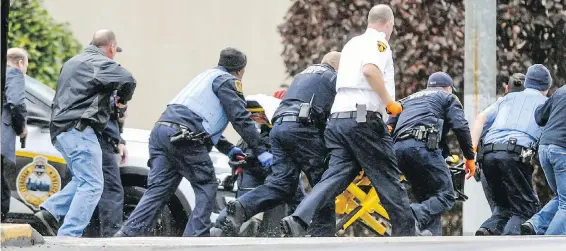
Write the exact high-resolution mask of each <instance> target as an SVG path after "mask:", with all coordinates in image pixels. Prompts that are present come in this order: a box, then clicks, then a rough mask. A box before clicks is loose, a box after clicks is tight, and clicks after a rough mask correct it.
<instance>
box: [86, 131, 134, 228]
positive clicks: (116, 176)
mask: <svg viewBox="0 0 566 251" xmlns="http://www.w3.org/2000/svg"><path fill="white" fill-rule="evenodd" d="M98 139H99V140H98V142H100V148H101V149H102V173H103V175H104V189H103V190H102V196H101V197H100V200H99V201H98V206H97V207H96V209H95V210H94V214H93V215H92V218H91V220H90V224H89V226H88V227H87V228H86V229H85V233H84V234H83V236H87V237H88V236H92V237H111V236H113V235H114V234H115V233H116V232H118V230H119V229H120V226H122V220H123V214H124V188H123V187H122V180H121V178H120V167H119V166H118V159H117V153H116V152H115V148H114V146H113V145H112V144H111V143H110V142H109V141H108V140H107V138H105V136H102V137H100V136H99V137H98Z"/></svg>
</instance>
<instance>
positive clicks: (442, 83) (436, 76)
mask: <svg viewBox="0 0 566 251" xmlns="http://www.w3.org/2000/svg"><path fill="white" fill-rule="evenodd" d="M449 86H451V87H452V90H454V91H456V87H455V86H454V81H453V80H452V78H451V77H450V75H448V74H447V73H446V72H442V71H439V72H435V73H433V74H431V75H430V76H429V77H428V82H427V84H426V87H449Z"/></svg>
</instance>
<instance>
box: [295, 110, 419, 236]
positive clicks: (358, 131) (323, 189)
mask: <svg viewBox="0 0 566 251" xmlns="http://www.w3.org/2000/svg"><path fill="white" fill-rule="evenodd" d="M333 115H334V114H333ZM386 130H387V129H386V128H385V124H384V123H383V121H382V119H381V118H380V116H378V115H377V113H369V112H368V116H367V122H364V123H358V122H356V120H355V118H336V119H334V118H332V115H331V117H330V119H329V121H328V124H327V127H326V131H325V133H324V134H325V141H326V146H327V148H328V149H329V150H330V163H329V167H328V170H327V171H325V172H324V174H323V176H322V179H321V180H320V182H319V183H318V184H316V185H315V186H314V188H313V190H312V191H311V193H310V194H309V195H307V197H306V198H305V199H304V200H303V202H301V204H300V205H299V207H298V208H297V209H296V210H295V212H294V213H293V216H296V217H298V218H300V219H301V220H302V221H303V223H306V224H309V223H310V222H311V220H312V219H313V216H314V214H315V212H317V211H318V210H319V209H320V208H321V207H322V206H324V205H329V204H334V203H335V198H336V196H338V195H339V194H340V193H342V192H343V191H344V190H345V189H346V187H348V185H349V184H350V183H351V182H352V180H353V179H354V178H355V177H356V176H357V175H359V173H360V171H361V170H364V171H365V174H366V175H367V176H368V177H369V179H370V180H371V183H372V184H373V185H374V187H375V189H376V190H377V192H378V194H379V197H380V199H381V203H382V204H383V207H384V208H385V210H387V213H388V214H389V217H390V218H391V223H392V227H393V232H392V235H393V236H414V235H416V233H415V219H414V218H413V215H412V213H411V208H410V206H409V197H408V195H407V190H406V189H405V187H404V186H403V185H402V184H401V180H400V178H401V172H400V171H399V169H398V168H397V159H396V157H395V152H394V151H393V141H392V139H391V136H390V135H389V133H388V132H387V131H386Z"/></svg>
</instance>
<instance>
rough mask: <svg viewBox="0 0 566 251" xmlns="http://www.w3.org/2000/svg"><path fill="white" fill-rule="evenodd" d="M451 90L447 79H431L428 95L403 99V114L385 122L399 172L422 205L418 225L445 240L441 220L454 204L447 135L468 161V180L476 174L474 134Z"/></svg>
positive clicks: (443, 76) (417, 211)
mask: <svg viewBox="0 0 566 251" xmlns="http://www.w3.org/2000/svg"><path fill="white" fill-rule="evenodd" d="M453 87H454V82H453V81H452V78H451V77H450V76H449V75H448V74H446V73H444V72H436V73H433V74H432V75H430V77H429V78H428V82H427V89H425V90H422V91H419V92H417V93H414V94H412V95H410V96H408V97H407V98H405V99H403V101H402V103H401V104H402V105H403V112H401V114H399V115H397V116H394V117H390V118H389V120H388V122H387V124H388V125H390V126H391V128H392V130H393V135H394V138H395V154H396V156H397V159H398V160H399V169H401V171H402V172H403V174H404V175H405V177H406V178H407V181H409V183H410V184H411V188H412V192H413V194H414V195H415V198H416V200H417V201H418V203H413V204H411V209H412V210H413V213H414V214H415V218H416V220H417V225H418V227H419V229H420V230H429V231H430V232H431V233H432V234H433V235H442V224H441V223H442V222H441V215H442V213H443V212H446V211H448V210H450V209H451V208H452V206H453V205H454V202H455V200H456V197H455V193H454V188H453V185H452V176H451V174H450V170H449V169H448V168H447V166H446V162H445V160H444V158H446V157H448V155H449V153H450V150H449V149H448V145H447V143H446V136H447V134H448V132H449V130H452V131H453V132H454V134H455V135H456V138H457V139H458V142H459V143H460V147H461V148H462V152H463V153H464V157H465V158H466V159H467V161H466V171H467V172H469V175H468V178H470V177H472V176H473V175H474V171H475V160H474V149H473V147H472V139H471V136H470V128H469V126H468V122H467V121H466V119H465V118H464V110H463V109H462V104H461V103H460V101H459V100H458V98H457V97H456V96H455V95H453V94H452V90H453ZM441 148H442V149H441ZM443 152H444V154H443Z"/></svg>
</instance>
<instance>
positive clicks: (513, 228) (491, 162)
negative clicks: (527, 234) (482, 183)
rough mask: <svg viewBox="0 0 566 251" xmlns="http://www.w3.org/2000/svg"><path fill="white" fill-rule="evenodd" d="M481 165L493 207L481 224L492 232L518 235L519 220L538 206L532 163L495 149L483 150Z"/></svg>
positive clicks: (515, 154) (528, 215) (533, 211)
mask: <svg viewBox="0 0 566 251" xmlns="http://www.w3.org/2000/svg"><path fill="white" fill-rule="evenodd" d="M482 169H483V172H484V173H485V178H486V181H487V185H488V186H489V187H490V190H491V193H492V194H493V201H494V205H495V207H494V209H493V212H492V215H491V217H490V218H489V219H487V220H486V221H485V222H484V223H483V224H482V225H481V227H482V228H486V229H488V230H490V232H491V233H492V234H494V235H500V234H504V235H519V234H520V226H521V224H522V223H523V222H525V221H526V220H528V219H529V218H530V217H531V216H533V215H534V214H535V213H536V212H537V210H538V208H539V201H538V198H537V196H536V194H535V191H534V189H533V186H532V176H533V170H534V169H533V166H532V165H529V164H525V163H523V162H522V161H521V160H520V158H519V154H517V153H512V152H507V151H495V152H489V153H486V154H484V157H483V161H482Z"/></svg>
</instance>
